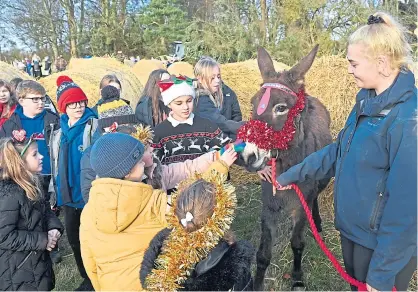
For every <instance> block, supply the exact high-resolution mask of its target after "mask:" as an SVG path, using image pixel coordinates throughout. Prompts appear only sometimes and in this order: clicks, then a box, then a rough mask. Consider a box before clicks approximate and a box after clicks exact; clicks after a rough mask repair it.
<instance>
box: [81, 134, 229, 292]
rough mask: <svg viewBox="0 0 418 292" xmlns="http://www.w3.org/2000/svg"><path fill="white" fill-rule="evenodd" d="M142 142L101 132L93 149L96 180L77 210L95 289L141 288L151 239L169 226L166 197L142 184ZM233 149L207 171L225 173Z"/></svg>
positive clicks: (83, 245)
mask: <svg viewBox="0 0 418 292" xmlns="http://www.w3.org/2000/svg"><path fill="white" fill-rule="evenodd" d="M143 154H144V146H143V144H142V143H141V142H139V141H138V140H137V139H135V138H133V137H131V136H129V135H127V134H121V133H112V134H109V135H104V136H103V137H101V138H100V139H98V140H97V141H96V143H95V144H94V146H93V148H92V151H91V156H90V160H91V164H92V167H93V169H94V170H95V172H96V173H97V175H98V176H99V179H96V180H95V181H94V182H93V186H92V188H91V190H90V199H89V202H88V203H87V205H86V207H85V208H84V210H83V213H82V215H81V226H80V241H81V254H82V258H83V263H84V266H85V268H86V271H87V274H88V276H89V278H90V280H91V282H92V284H93V287H94V289H95V290H96V291H100V290H119V291H126V290H131V291H132V290H135V291H138V290H142V286H141V283H140V281H139V277H138V275H139V270H140V266H141V263H142V259H143V255H144V252H145V250H146V249H147V248H148V246H149V243H150V241H151V240H152V238H153V237H154V236H155V235H156V234H157V233H158V232H159V231H161V230H162V229H163V228H165V227H166V226H167V221H166V212H167V211H168V210H169V207H170V206H169V204H170V202H167V195H166V193H165V192H163V191H161V190H154V189H153V188H152V187H151V186H149V185H146V184H144V183H142V182H141V181H142V180H143V178H144V162H143V159H142V158H143ZM235 159H236V152H235V151H234V149H233V148H230V149H228V150H227V151H226V152H225V153H224V154H223V155H222V157H221V159H220V160H218V161H216V162H214V163H213V164H212V165H211V167H210V168H209V170H208V171H211V170H213V169H216V170H217V171H218V172H220V173H224V174H226V173H228V170H229V166H230V165H231V164H232V163H233V162H234V161H235Z"/></svg>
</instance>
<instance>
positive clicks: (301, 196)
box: [271, 159, 396, 291]
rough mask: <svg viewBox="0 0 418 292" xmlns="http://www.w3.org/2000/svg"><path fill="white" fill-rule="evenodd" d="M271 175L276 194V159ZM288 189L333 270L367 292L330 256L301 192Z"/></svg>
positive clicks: (365, 287) (362, 284) (290, 187)
mask: <svg viewBox="0 0 418 292" xmlns="http://www.w3.org/2000/svg"><path fill="white" fill-rule="evenodd" d="M271 175H272V178H273V181H274V184H273V194H274V195H275V194H276V189H279V188H280V185H279V184H278V182H277V181H276V159H271ZM287 188H288V189H294V190H295V192H296V194H297V195H298V197H299V200H300V202H301V203H302V207H303V209H304V210H305V214H306V217H307V218H308V222H309V225H310V226H311V230H312V233H313V236H314V237H315V240H316V242H317V243H318V245H319V247H320V248H321V249H322V251H323V252H324V253H325V255H326V256H327V258H328V259H329V260H330V261H331V263H332V265H333V266H334V268H335V269H336V270H337V272H338V273H339V274H340V276H341V277H342V278H343V279H344V280H345V281H346V282H347V283H349V284H351V285H353V286H355V287H357V288H358V291H367V286H366V283H363V282H360V281H358V280H356V279H354V278H353V277H351V276H350V275H349V274H347V272H346V271H345V270H344V268H343V267H342V266H341V265H340V263H339V262H338V260H337V259H336V258H335V256H334V255H333V254H332V252H331V251H330V250H329V249H328V247H327V246H326V244H325V242H324V241H323V240H322V237H321V236H320V235H319V233H318V229H316V226H315V223H314V221H313V218H312V213H311V211H310V210H309V207H308V204H307V203H306V200H305V196H304V195H303V193H302V191H301V190H300V189H299V187H298V186H297V185H295V184H291V185H289V186H288V187H287ZM392 291H396V288H395V287H393V288H392Z"/></svg>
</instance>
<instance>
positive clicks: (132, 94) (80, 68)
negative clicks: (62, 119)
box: [47, 57, 143, 108]
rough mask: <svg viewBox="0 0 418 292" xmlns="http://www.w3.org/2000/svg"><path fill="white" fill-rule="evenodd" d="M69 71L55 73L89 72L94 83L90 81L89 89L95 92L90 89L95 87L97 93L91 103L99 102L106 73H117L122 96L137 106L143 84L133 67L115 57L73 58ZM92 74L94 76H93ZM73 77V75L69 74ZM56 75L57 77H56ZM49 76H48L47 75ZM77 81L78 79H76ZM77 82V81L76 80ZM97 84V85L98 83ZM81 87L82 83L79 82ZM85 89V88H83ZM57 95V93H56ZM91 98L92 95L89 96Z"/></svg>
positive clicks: (77, 73)
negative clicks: (102, 80)
mask: <svg viewBox="0 0 418 292" xmlns="http://www.w3.org/2000/svg"><path fill="white" fill-rule="evenodd" d="M68 69H69V70H67V71H64V72H60V73H62V74H58V75H55V76H56V77H58V76H60V75H64V74H67V75H68V74H75V75H76V76H79V74H80V73H81V74H87V75H89V77H88V79H89V80H92V82H93V83H89V84H90V85H89V86H88V87H89V89H88V91H90V92H93V88H92V89H90V86H96V87H95V89H94V90H95V93H94V95H92V100H91V103H90V104H91V105H93V101H94V103H96V102H97V100H98V98H100V96H99V94H100V93H99V84H100V80H101V79H102V78H103V76H105V75H106V74H115V75H116V76H117V77H118V79H119V80H120V81H121V83H122V96H121V97H122V98H124V99H127V100H129V101H130V102H131V106H132V107H134V108H135V106H136V104H137V103H138V100H139V97H140V96H141V93H142V90H143V85H142V83H141V82H140V81H139V79H138V78H137V77H136V75H135V74H134V73H133V72H132V68H131V67H129V66H127V65H124V64H122V63H121V62H119V61H118V60H116V59H114V58H100V57H93V58H90V59H79V58H72V59H71V60H70V63H69V65H68ZM91 75H92V76H91ZM68 76H70V77H71V78H72V76H71V75H68ZM56 77H55V79H56ZM47 78H48V77H47ZM74 81H76V80H74ZM76 83H77V82H76ZM96 84H97V85H96ZM79 85H80V87H81V88H83V87H82V86H81V84H79ZM83 90H84V88H83ZM54 96H55V94H54ZM89 98H90V97H89Z"/></svg>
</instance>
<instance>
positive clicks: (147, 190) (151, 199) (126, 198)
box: [87, 178, 167, 234]
mask: <svg viewBox="0 0 418 292" xmlns="http://www.w3.org/2000/svg"><path fill="white" fill-rule="evenodd" d="M87 204H88V205H90V206H89V208H92V209H93V210H94V213H95V215H94V216H95V218H94V222H95V225H96V227H97V229H98V230H100V231H101V232H104V233H113V234H116V233H120V232H123V231H124V230H125V229H126V228H128V227H129V226H130V225H132V223H133V222H134V221H135V222H136V224H138V225H141V224H146V223H148V222H151V221H153V220H158V221H160V222H161V223H164V224H165V223H166V219H165V210H166V208H167V195H166V194H165V193H164V192H163V191H160V190H154V189H153V188H152V187H151V186H149V185H147V184H144V183H140V182H132V181H128V180H121V179H114V178H99V179H96V180H94V181H93V183H92V188H91V190H90V198H89V201H88V203H87Z"/></svg>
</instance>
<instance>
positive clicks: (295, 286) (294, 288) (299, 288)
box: [292, 281, 306, 291]
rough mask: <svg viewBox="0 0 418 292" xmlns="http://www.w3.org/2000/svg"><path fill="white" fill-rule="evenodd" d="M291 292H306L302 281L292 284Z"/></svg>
mask: <svg viewBox="0 0 418 292" xmlns="http://www.w3.org/2000/svg"><path fill="white" fill-rule="evenodd" d="M292 291H306V287H305V284H304V283H303V282H302V281H295V282H293V285H292Z"/></svg>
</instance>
